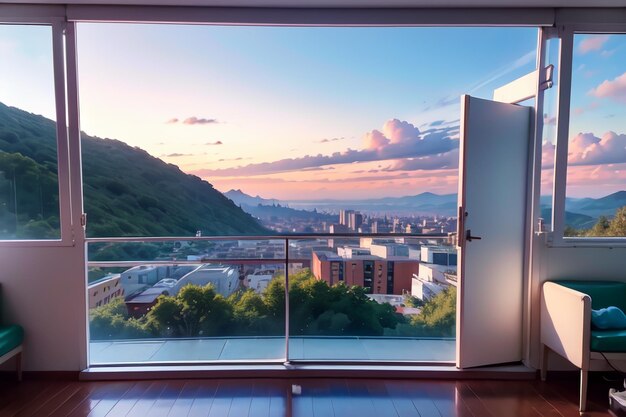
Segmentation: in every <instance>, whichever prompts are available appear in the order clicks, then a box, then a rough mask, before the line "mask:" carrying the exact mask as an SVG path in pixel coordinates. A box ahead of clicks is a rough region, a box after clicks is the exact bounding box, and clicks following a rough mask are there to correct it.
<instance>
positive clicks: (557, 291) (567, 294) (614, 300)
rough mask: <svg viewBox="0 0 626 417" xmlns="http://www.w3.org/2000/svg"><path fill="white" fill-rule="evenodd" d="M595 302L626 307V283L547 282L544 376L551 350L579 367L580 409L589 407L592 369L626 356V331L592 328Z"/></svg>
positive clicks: (543, 308) (544, 295) (543, 326)
mask: <svg viewBox="0 0 626 417" xmlns="http://www.w3.org/2000/svg"><path fill="white" fill-rule="evenodd" d="M592 297H594V299H592ZM592 305H593V307H594V308H595V309H599V308H603V307H608V306H609V305H615V306H618V307H620V308H622V309H624V307H626V283H623V282H611V281H595V282H594V281H555V282H546V283H544V284H543V290H542V297H541V343H542V352H541V353H542V357H541V379H542V380H544V381H545V379H546V372H547V363H548V353H549V351H553V352H556V353H558V354H559V355H561V356H562V357H564V358H565V359H567V360H568V361H569V362H571V363H572V364H573V365H575V366H576V367H578V368H579V369H580V405H579V409H580V412H583V411H585V409H586V405H587V381H588V372H589V371H590V370H596V369H606V365H607V364H606V359H609V360H626V331H617V332H616V331H612V332H611V331H592V329H591V308H592ZM592 339H593V340H592ZM621 346H623V349H617V350H619V351H617V352H616V347H618V348H619V347H621ZM600 352H602V353H600ZM605 358H606V359H605Z"/></svg>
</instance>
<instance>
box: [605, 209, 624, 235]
mask: <svg viewBox="0 0 626 417" xmlns="http://www.w3.org/2000/svg"><path fill="white" fill-rule="evenodd" d="M607 235H608V236H626V206H624V207H622V208H620V209H618V210H617V211H616V212H615V217H613V219H611V222H610V223H609V227H608V234H607Z"/></svg>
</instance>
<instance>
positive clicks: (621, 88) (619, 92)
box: [588, 72, 626, 103]
mask: <svg viewBox="0 0 626 417" xmlns="http://www.w3.org/2000/svg"><path fill="white" fill-rule="evenodd" d="M588 94H589V95H592V96H594V97H599V98H610V99H613V100H615V101H618V102H620V103H626V72H625V73H623V74H622V75H620V76H619V77H617V78H615V79H614V80H610V81H609V80H604V81H603V82H602V83H601V84H600V85H599V86H597V87H596V88H593V89H591V90H590V91H589V93H588Z"/></svg>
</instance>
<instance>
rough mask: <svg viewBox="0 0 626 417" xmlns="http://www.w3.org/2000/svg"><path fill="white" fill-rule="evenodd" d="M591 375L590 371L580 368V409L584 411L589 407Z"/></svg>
mask: <svg viewBox="0 0 626 417" xmlns="http://www.w3.org/2000/svg"><path fill="white" fill-rule="evenodd" d="M588 377H589V371H587V370H586V369H581V370H580V407H579V411H580V412H581V413H582V412H584V411H586V409H587V380H588Z"/></svg>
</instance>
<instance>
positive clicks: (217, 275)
mask: <svg viewBox="0 0 626 417" xmlns="http://www.w3.org/2000/svg"><path fill="white" fill-rule="evenodd" d="M187 284H193V285H199V286H201V287H204V286H206V285H209V284H211V285H213V288H215V291H216V292H217V293H219V294H222V295H223V296H224V297H228V296H229V295H231V294H232V293H233V292H235V291H237V289H239V272H238V270H237V269H236V268H233V267H232V266H223V265H210V264H207V265H201V266H199V267H197V268H196V269H194V270H193V271H191V272H189V273H188V274H186V275H184V276H183V277H182V278H181V279H179V280H178V282H177V284H176V288H177V292H178V291H180V289H181V288H182V287H184V286H185V285H187Z"/></svg>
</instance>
